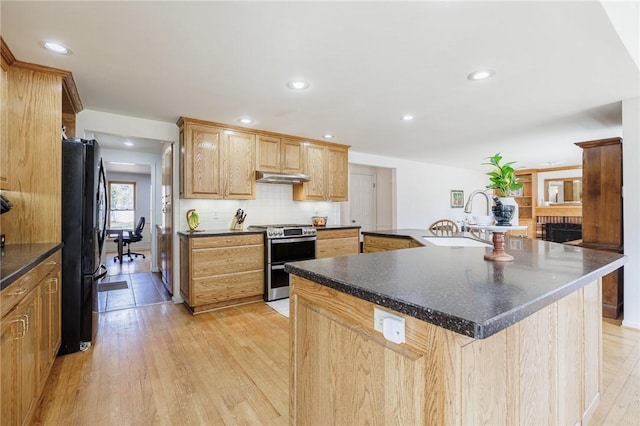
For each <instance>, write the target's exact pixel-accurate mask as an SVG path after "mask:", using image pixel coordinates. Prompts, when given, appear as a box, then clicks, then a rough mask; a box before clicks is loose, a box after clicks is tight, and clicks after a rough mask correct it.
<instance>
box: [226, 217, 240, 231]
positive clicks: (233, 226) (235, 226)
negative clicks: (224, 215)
mask: <svg viewBox="0 0 640 426" xmlns="http://www.w3.org/2000/svg"><path fill="white" fill-rule="evenodd" d="M229 229H231V230H232V231H242V230H243V229H244V225H243V224H242V223H238V218H237V217H235V216H234V217H233V219H232V220H231V226H230V227H229Z"/></svg>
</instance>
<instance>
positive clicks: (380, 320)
mask: <svg viewBox="0 0 640 426" xmlns="http://www.w3.org/2000/svg"><path fill="white" fill-rule="evenodd" d="M385 318H394V319H397V320H399V321H402V322H403V323H404V318H402V317H400V316H398V315H394V314H392V313H391V312H388V311H385V310H383V309H378V308H373V328H374V329H375V330H376V331H379V332H381V333H382V332H384V319H385Z"/></svg>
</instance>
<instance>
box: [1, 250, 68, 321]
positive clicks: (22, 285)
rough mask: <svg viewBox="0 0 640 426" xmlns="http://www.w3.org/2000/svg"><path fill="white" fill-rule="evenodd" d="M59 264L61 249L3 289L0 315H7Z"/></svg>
mask: <svg viewBox="0 0 640 426" xmlns="http://www.w3.org/2000/svg"><path fill="white" fill-rule="evenodd" d="M59 265H60V251H57V252H56V253H54V254H52V255H51V256H49V257H48V258H46V259H45V260H43V261H42V262H40V263H39V264H38V265H36V266H35V267H34V268H33V269H31V270H30V271H29V272H27V273H26V274H24V275H23V276H22V277H20V278H18V279H17V280H16V281H14V282H13V283H11V284H10V285H9V286H8V287H6V288H5V289H4V290H2V293H1V294H0V312H1V314H0V317H3V316H5V315H6V314H7V313H8V312H9V311H10V310H11V309H12V308H13V307H14V306H16V305H17V304H18V302H19V301H20V300H22V299H23V298H24V297H25V296H26V295H27V293H29V291H31V290H32V289H34V288H35V287H36V286H37V285H38V283H39V282H40V281H42V280H43V279H44V278H45V277H46V276H47V275H49V273H50V272H51V271H53V269H54V268H56V267H59Z"/></svg>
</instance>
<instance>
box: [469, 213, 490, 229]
mask: <svg viewBox="0 0 640 426" xmlns="http://www.w3.org/2000/svg"><path fill="white" fill-rule="evenodd" d="M473 220H474V221H475V222H476V225H482V226H486V225H491V224H492V223H493V215H492V216H474V217H473Z"/></svg>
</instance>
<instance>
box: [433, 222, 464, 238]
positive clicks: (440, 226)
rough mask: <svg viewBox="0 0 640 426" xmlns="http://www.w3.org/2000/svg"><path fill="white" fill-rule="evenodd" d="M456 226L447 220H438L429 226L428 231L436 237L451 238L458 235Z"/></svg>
mask: <svg viewBox="0 0 640 426" xmlns="http://www.w3.org/2000/svg"><path fill="white" fill-rule="evenodd" d="M458 230H459V228H458V224H457V223H455V222H454V221H452V220H449V219H440V220H436V221H435V222H433V223H432V224H431V225H429V231H431V233H432V234H433V235H435V236H438V237H453V236H455V235H456V234H457V233H458Z"/></svg>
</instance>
